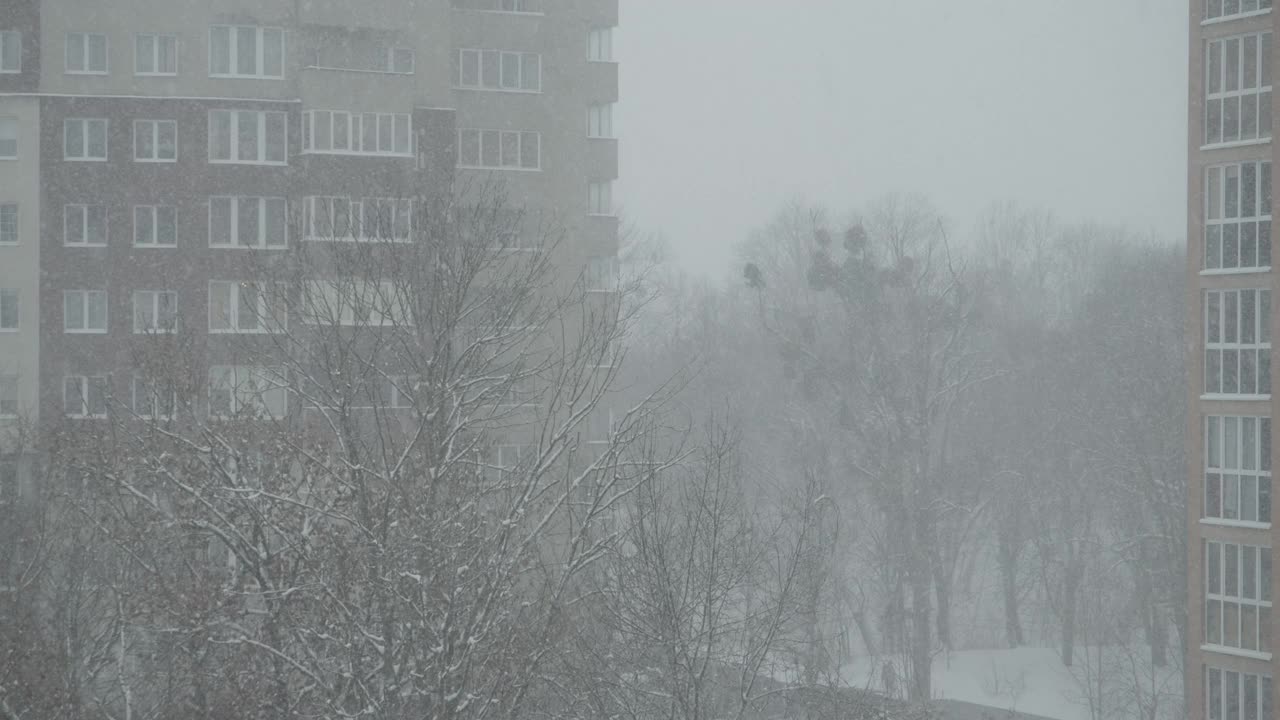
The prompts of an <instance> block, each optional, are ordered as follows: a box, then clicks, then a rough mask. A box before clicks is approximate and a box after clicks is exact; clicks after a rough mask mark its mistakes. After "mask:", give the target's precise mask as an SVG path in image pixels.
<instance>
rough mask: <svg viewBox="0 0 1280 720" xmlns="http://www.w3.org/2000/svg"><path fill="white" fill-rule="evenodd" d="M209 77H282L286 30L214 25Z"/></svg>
mask: <svg viewBox="0 0 1280 720" xmlns="http://www.w3.org/2000/svg"><path fill="white" fill-rule="evenodd" d="M209 75H210V76H213V77H245V78H276V79H279V78H283V77H284V30H281V29H280V28H264V27H255V26H252V25H214V26H213V27H211V28H209Z"/></svg>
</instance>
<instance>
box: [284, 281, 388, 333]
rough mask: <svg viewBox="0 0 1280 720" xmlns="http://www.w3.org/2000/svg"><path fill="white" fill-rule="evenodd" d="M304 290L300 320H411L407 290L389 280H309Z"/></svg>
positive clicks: (383, 323)
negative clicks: (301, 318) (301, 317)
mask: <svg viewBox="0 0 1280 720" xmlns="http://www.w3.org/2000/svg"><path fill="white" fill-rule="evenodd" d="M304 293H305V294H304V296H303V301H302V302H303V321H304V322H306V323H307V324H309V325H328V326H347V327H395V326H398V327H404V326H407V325H409V324H411V323H410V317H411V315H410V308H409V300H408V296H407V293H405V292H404V291H403V288H402V287H398V286H397V285H396V284H395V283H393V282H391V281H389V280H383V281H380V282H372V281H369V280H363V279H359V278H334V279H328V280H312V281H309V282H308V283H307V284H306V285H305V288H304Z"/></svg>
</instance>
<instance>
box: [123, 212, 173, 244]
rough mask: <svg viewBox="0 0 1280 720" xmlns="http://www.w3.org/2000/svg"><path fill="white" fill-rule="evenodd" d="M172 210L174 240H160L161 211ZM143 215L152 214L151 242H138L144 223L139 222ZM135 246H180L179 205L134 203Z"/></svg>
mask: <svg viewBox="0 0 1280 720" xmlns="http://www.w3.org/2000/svg"><path fill="white" fill-rule="evenodd" d="M161 212H171V213H172V214H173V241H172V242H163V243H162V242H160V213H161ZM142 215H149V216H150V220H149V222H150V226H151V233H150V234H151V237H150V240H149V242H138V240H139V231H140V230H142V227H143V226H142V224H141V223H139V222H138V218H139V217H140V216H142ZM133 246H134V247H136V248H175V247H177V246H178V206H176V205H134V206H133Z"/></svg>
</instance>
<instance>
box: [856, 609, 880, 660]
mask: <svg viewBox="0 0 1280 720" xmlns="http://www.w3.org/2000/svg"><path fill="white" fill-rule="evenodd" d="M853 621H854V622H855V623H856V624H857V625H858V634H859V635H861V636H862V647H863V648H864V649H865V650H866V652H867V655H868V656H871V657H874V656H875V655H876V639H875V636H874V635H872V634H871V627H870V626H869V625H867V614H866V613H865V612H863V611H861V610H859V611H858V612H856V613H854V614H853Z"/></svg>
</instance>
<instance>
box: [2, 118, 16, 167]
mask: <svg viewBox="0 0 1280 720" xmlns="http://www.w3.org/2000/svg"><path fill="white" fill-rule="evenodd" d="M6 128H10V129H12V130H13V136H12V137H5V129H6ZM7 143H13V152H12V153H6V152H5V150H4V147H5V145H6V144H7ZM18 151H19V148H18V118H16V117H13V116H12V115H0V160H17V159H18Z"/></svg>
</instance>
